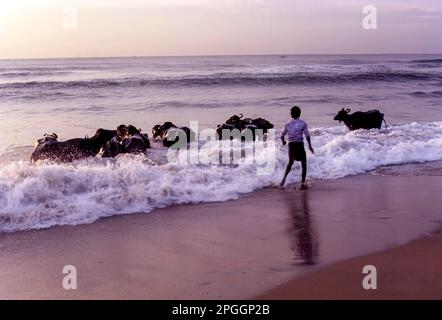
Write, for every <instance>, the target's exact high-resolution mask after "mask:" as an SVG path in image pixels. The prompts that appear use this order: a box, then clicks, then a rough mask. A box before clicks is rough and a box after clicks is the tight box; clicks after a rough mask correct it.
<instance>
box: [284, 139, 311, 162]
mask: <svg viewBox="0 0 442 320" xmlns="http://www.w3.org/2000/svg"><path fill="white" fill-rule="evenodd" d="M288 146H289V158H290V159H294V160H296V161H306V159H307V156H306V154H305V148H304V143H303V142H296V141H292V142H289V145H288Z"/></svg>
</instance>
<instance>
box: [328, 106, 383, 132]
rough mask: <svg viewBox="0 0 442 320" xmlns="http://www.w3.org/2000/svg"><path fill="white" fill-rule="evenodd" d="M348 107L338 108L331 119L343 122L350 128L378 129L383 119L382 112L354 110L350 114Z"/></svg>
mask: <svg viewBox="0 0 442 320" xmlns="http://www.w3.org/2000/svg"><path fill="white" fill-rule="evenodd" d="M350 111H351V110H350V109H344V108H342V110H340V111H339V112H338V114H337V115H336V116H335V117H334V118H333V120H336V121H339V122H341V121H342V122H344V124H345V125H346V126H347V127H348V129H350V130H358V129H380V128H381V126H382V121H384V123H385V120H384V114H383V113H381V112H380V111H379V110H370V111H365V112H362V111H356V112H354V113H352V114H350Z"/></svg>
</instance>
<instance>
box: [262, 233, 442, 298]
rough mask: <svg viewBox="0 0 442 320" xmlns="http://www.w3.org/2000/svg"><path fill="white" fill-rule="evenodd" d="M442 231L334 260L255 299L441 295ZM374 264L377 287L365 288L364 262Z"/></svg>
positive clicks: (429, 296)
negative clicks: (397, 244)
mask: <svg viewBox="0 0 442 320" xmlns="http://www.w3.org/2000/svg"><path fill="white" fill-rule="evenodd" d="M441 251H442V234H439V235H437V236H433V237H425V238H423V239H418V240H414V241H412V242H410V243H408V244H406V245H404V246H400V247H398V248H394V249H390V250H387V251H384V252H381V253H376V254H370V255H367V256H364V257H358V258H354V259H350V260H346V261H342V262H337V263H335V264H332V265H330V266H327V267H324V268H322V269H321V270H318V271H314V272H311V273H308V274H306V275H302V276H300V277H298V278H295V279H293V280H291V281H289V282H287V283H285V284H283V285H280V286H277V287H275V288H273V289H271V290H269V291H268V292H266V293H265V294H263V295H259V296H258V297H257V299H265V300H306V299H321V300H340V299H346V300H356V299H357V300H368V299H381V300H383V299H388V300H395V299H405V300H408V299H412V300H416V299H418V300H423V299H426V300H441V299H442V280H441V279H442V256H441V255H440V252H441ZM366 265H372V266H375V267H376V276H377V288H376V289H375V290H374V289H370V290H365V289H364V288H363V286H362V280H363V278H364V277H365V276H366V275H367V274H362V270H363V268H364V266H366Z"/></svg>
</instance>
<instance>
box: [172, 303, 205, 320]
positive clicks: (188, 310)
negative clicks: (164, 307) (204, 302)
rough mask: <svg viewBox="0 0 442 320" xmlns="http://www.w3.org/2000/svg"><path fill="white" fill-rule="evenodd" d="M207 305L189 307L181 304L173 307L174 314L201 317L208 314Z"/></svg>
mask: <svg viewBox="0 0 442 320" xmlns="http://www.w3.org/2000/svg"><path fill="white" fill-rule="evenodd" d="M206 310H207V307H187V306H184V305H182V304H181V303H180V304H179V306H178V307H176V306H175V307H173V308H172V314H173V315H199V317H200V318H202V317H204V315H205V314H206Z"/></svg>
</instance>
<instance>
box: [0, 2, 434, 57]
mask: <svg viewBox="0 0 442 320" xmlns="http://www.w3.org/2000/svg"><path fill="white" fill-rule="evenodd" d="M366 5H372V6H374V8H376V15H377V18H376V23H377V25H376V29H369V30H367V29H364V28H363V23H362V22H363V19H364V17H365V16H366V14H364V13H363V8H364V6H366ZM372 22H373V21H372ZM441 39H442V1H440V0H400V1H399V0H378V1H365V0H362V1H361V0H320V1H319V0H317V1H316V0H90V1H86V0H0V59H23V58H59V57H104V56H175V55H241V54H354V53H357V54H364V53H442V41H441Z"/></svg>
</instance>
